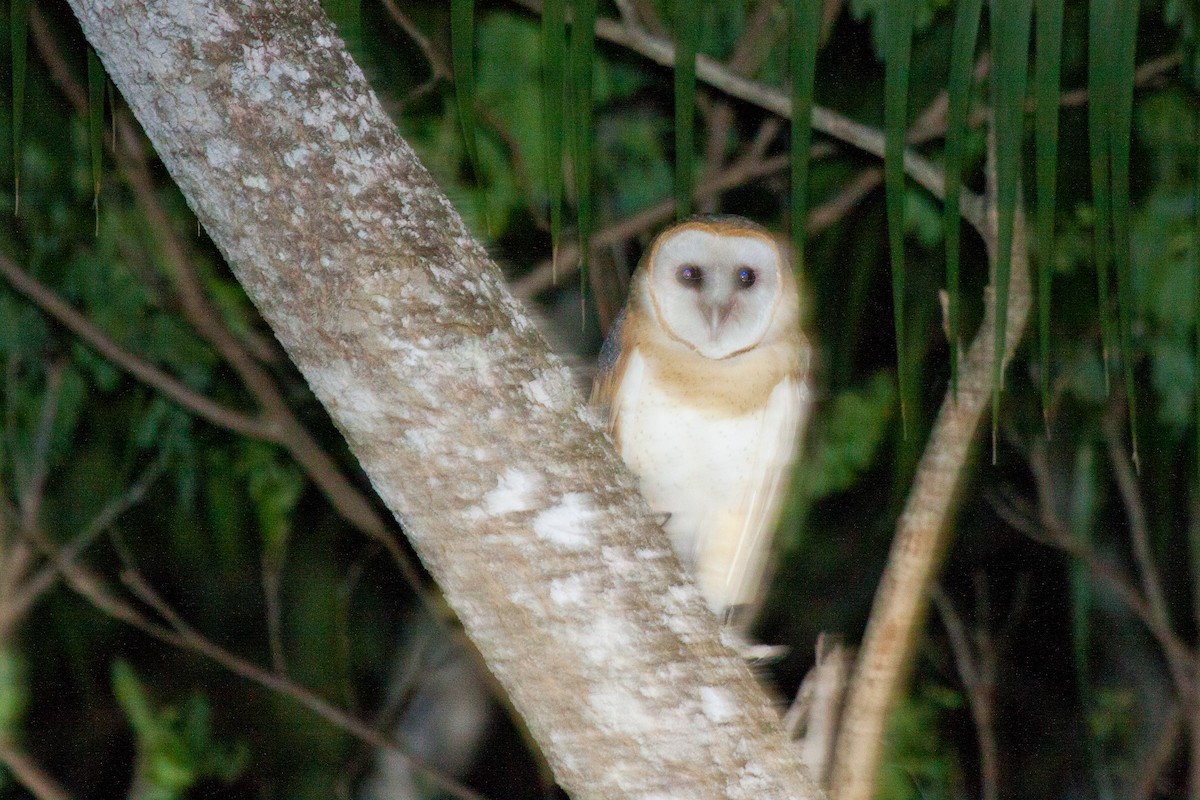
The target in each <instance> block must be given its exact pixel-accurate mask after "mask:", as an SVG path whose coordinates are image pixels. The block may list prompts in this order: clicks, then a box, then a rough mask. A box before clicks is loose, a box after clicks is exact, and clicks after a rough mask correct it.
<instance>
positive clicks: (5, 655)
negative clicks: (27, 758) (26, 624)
mask: <svg viewBox="0 0 1200 800" xmlns="http://www.w3.org/2000/svg"><path fill="white" fill-rule="evenodd" d="M28 707H29V685H28V682H27V680H26V676H25V665H24V664H23V663H22V661H21V657H20V655H19V654H18V653H17V651H15V650H12V649H10V648H7V647H6V648H4V649H0V739H7V738H10V737H13V736H15V735H16V734H17V728H18V726H19V725H20V724H21V719H22V718H23V717H24V716H25V709H26V708H28Z"/></svg>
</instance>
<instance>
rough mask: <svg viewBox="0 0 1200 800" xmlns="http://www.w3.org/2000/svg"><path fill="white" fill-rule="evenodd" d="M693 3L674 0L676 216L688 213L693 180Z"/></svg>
mask: <svg viewBox="0 0 1200 800" xmlns="http://www.w3.org/2000/svg"><path fill="white" fill-rule="evenodd" d="M697 5H698V4H697V3H695V2H690V0H675V216H676V217H677V218H679V219H683V218H684V217H687V216H689V215H691V213H692V186H693V184H694V182H695V172H694V169H695V167H694V163H693V162H694V161H695V153H696V146H695V135H696V42H697V40H698V39H699V38H700V9H699V8H697Z"/></svg>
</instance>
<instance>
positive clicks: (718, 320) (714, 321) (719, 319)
mask: <svg viewBox="0 0 1200 800" xmlns="http://www.w3.org/2000/svg"><path fill="white" fill-rule="evenodd" d="M731 311H733V303H722V304H721V305H715V306H708V332H709V333H710V334H712V337H713V338H714V339H715V338H716V337H717V331H718V330H720V328H721V326H722V325H724V324H725V320H727V319H729V312H731Z"/></svg>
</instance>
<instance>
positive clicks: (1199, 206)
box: [1190, 86, 1200, 609]
mask: <svg viewBox="0 0 1200 800" xmlns="http://www.w3.org/2000/svg"><path fill="white" fill-rule="evenodd" d="M1198 89H1200V86H1196V87H1193V96H1194V97H1195V96H1196V95H1197V94H1198V92H1197V90H1198ZM1194 102H1195V106H1196V130H1195V135H1196V153H1195V156H1194V158H1195V166H1196V173H1195V176H1196V182H1195V186H1194V187H1193V189H1192V316H1193V324H1192V335H1193V336H1194V337H1195V348H1196V350H1195V362H1196V364H1195V370H1194V372H1193V374H1194V375H1195V376H1196V381H1195V384H1194V385H1193V393H1194V396H1193V401H1194V403H1195V413H1196V420H1195V421H1196V475H1197V478H1196V482H1197V484H1200V101H1194ZM1197 488H1200V486H1198V487H1197ZM1190 539H1191V541H1192V546H1193V550H1194V552H1195V553H1196V554H1197V560H1196V569H1197V571H1196V572H1195V574H1196V575H1200V541H1197V540H1198V539H1200V537H1196V536H1192V537H1190ZM1196 604H1197V608H1198V609H1200V598H1197V600H1196Z"/></svg>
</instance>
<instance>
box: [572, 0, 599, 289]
mask: <svg viewBox="0 0 1200 800" xmlns="http://www.w3.org/2000/svg"><path fill="white" fill-rule="evenodd" d="M574 11H575V15H574V19H573V21H572V25H571V99H572V102H573V107H574V112H575V118H574V120H573V126H572V129H573V132H574V136H573V137H572V139H573V144H574V148H573V150H574V152H573V153H572V162H573V166H574V168H575V202H576V208H577V210H578V216H579V220H578V228H579V286H580V293H581V294H583V295H586V293H587V268H588V249H589V243H590V240H591V235H592V59H593V58H594V57H595V51H596V0H576V2H575V5H574Z"/></svg>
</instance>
